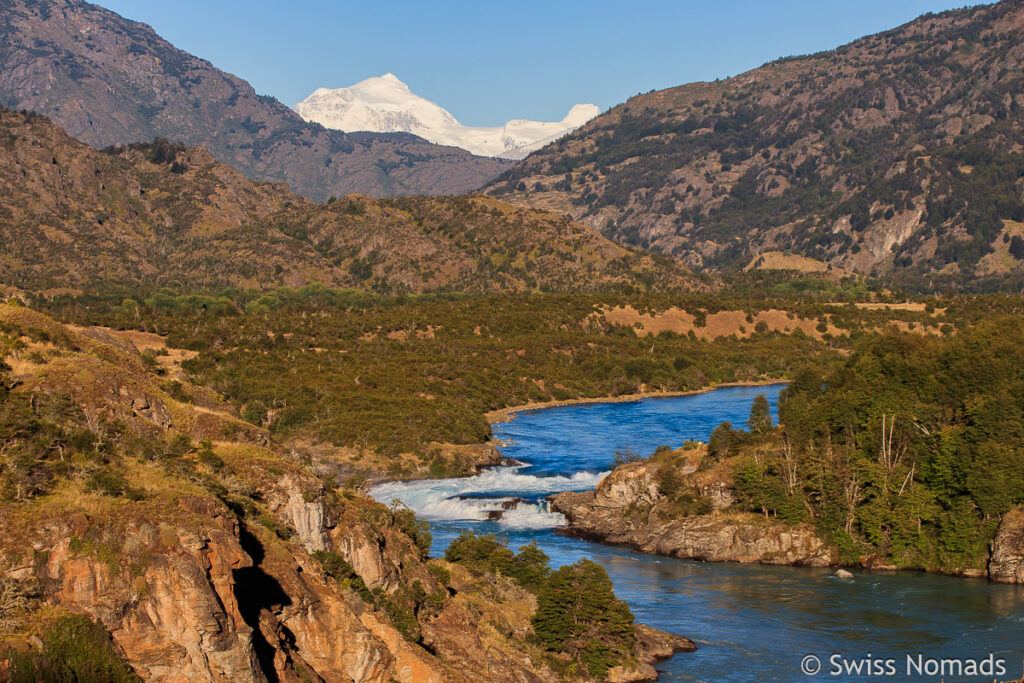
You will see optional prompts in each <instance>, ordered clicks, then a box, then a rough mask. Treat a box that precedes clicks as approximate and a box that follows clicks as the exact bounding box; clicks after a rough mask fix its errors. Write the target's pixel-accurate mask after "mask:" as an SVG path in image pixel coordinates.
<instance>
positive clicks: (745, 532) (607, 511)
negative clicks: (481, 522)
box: [551, 460, 837, 567]
mask: <svg viewBox="0 0 1024 683" xmlns="http://www.w3.org/2000/svg"><path fill="white" fill-rule="evenodd" d="M660 466H661V465H660V464H659V463H657V462H654V461H651V460H645V461H641V462H636V463H629V464H626V465H622V466H620V467H618V468H616V469H615V470H614V471H613V472H612V473H611V474H609V475H608V476H607V477H605V478H604V479H603V480H602V481H601V483H600V484H598V486H597V488H596V489H595V490H594V491H583V492H570V493H560V494H558V495H556V496H553V497H552V498H551V508H552V509H553V510H555V511H557V512H561V513H562V514H563V515H565V516H566V518H567V519H568V521H569V526H568V529H567V531H568V532H569V533H571V534H574V535H579V536H583V537H588V538H594V539H596V540H600V541H604V542H607V543H617V544H622V545H630V546H633V547H634V548H636V549H637V550H640V551H642V552H645V553H653V554H657V555H668V556H671V557H679V558H685V559H695V560H706V561H712V562H760V563H764V564H794V565H807V566H816V567H818V566H828V565H831V564H835V562H836V561H837V557H836V554H835V551H834V550H833V549H832V548H830V547H829V546H827V545H826V544H825V542H824V541H823V540H822V539H821V538H819V537H818V535H817V534H816V533H815V531H814V529H813V528H812V527H811V526H809V525H806V524H801V525H797V526H792V525H788V524H784V523H781V522H775V521H769V520H765V519H764V518H763V517H761V516H759V515H755V514H748V513H725V512H721V513H713V514H707V515H694V516H688V517H678V516H677V514H676V513H675V512H674V511H673V510H672V506H671V503H670V502H669V501H668V500H667V499H666V498H665V496H663V495H662V494H661V493H660V492H659V490H658V484H657V480H658V468H659V467H660ZM695 470H696V467H695V466H692V465H691V464H689V463H687V464H685V465H684V466H683V468H682V471H681V474H682V475H683V476H690V475H693V474H694V472H695ZM694 478H695V480H694V481H693V482H691V483H693V484H694V485H695V486H696V487H697V488H698V490H700V491H703V488H702V483H703V482H702V481H696V479H698V478H701V477H697V475H694ZM710 488H712V489H713V495H712V496H711V497H710V502H711V504H712V507H714V508H716V509H717V508H720V507H722V503H723V502H724V501H726V500H729V499H730V498H731V492H729V491H728V490H726V489H724V488H723V487H721V486H720V485H714V486H711V487H710ZM716 501H717V502H716Z"/></svg>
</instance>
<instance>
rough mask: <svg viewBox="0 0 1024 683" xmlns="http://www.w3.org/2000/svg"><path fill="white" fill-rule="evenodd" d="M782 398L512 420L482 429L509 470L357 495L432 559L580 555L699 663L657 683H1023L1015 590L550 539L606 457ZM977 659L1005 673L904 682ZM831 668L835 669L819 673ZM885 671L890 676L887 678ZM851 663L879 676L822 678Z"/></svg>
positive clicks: (1022, 631) (682, 657)
mask: <svg viewBox="0 0 1024 683" xmlns="http://www.w3.org/2000/svg"><path fill="white" fill-rule="evenodd" d="M781 389H782V385H772V386H767V387H726V388H720V389H716V390H714V391H711V392H707V393H704V394H695V395H692V396H681V397H672V398H656V399H644V400H642V401H636V402H629V403H589V404H580V405H570V406H560V407H556V408H545V409H540V410H533V411H529V412H524V413H520V414H518V415H517V416H515V417H514V418H513V419H511V420H509V421H508V422H504V423H500V424H496V425H494V433H495V437H496V438H497V439H499V440H501V441H502V442H505V443H507V444H508V445H507V446H505V447H503V448H502V452H503V453H504V454H505V455H507V456H509V457H511V458H514V459H515V460H517V461H519V462H521V463H523V464H522V465H520V466H518V467H499V468H494V469H491V470H488V471H486V472H484V473H482V474H480V475H477V476H474V477H465V478H461V479H445V480H432V481H417V482H395V483H389V484H384V485H381V486H378V487H376V488H375V489H373V491H372V492H371V493H372V495H373V496H374V497H375V498H376V499H378V500H380V501H382V502H390V501H392V500H393V499H395V498H398V499H400V500H402V501H403V502H404V503H406V504H407V505H408V506H409V507H411V508H412V509H413V510H415V511H416V512H417V514H419V515H420V516H422V517H424V518H426V519H428V520H429V521H430V523H431V531H432V532H433V534H434V545H433V548H432V551H431V552H432V554H434V555H443V553H444V549H445V548H446V547H447V545H448V544H449V543H450V542H451V540H452V539H453V538H454V537H455V536H457V535H458V534H459V533H461V532H462V531H464V530H467V529H469V530H473V531H476V532H478V533H494V534H496V535H497V536H499V537H500V538H502V539H504V540H506V541H507V542H508V544H509V545H510V547H512V548H513V549H515V548H518V547H519V546H520V545H522V544H524V543H528V542H530V541H536V542H537V544H538V545H539V546H540V547H541V549H543V550H544V552H546V553H547V554H548V555H549V556H550V557H551V560H552V565H553V566H555V567H558V566H561V565H563V564H568V563H572V562H575V561H576V560H578V559H580V558H581V557H589V558H591V559H593V560H595V561H597V562H599V563H600V564H601V565H603V566H604V567H605V569H607V571H608V574H609V575H610V576H611V579H612V581H613V582H614V584H615V592H616V594H617V595H618V596H619V597H620V598H622V599H624V600H625V601H626V602H628V603H629V606H630V608H631V609H632V610H633V613H634V614H635V615H636V618H637V620H638V621H642V622H644V623H647V624H650V625H651V626H655V627H658V628H661V629H665V630H667V631H672V632H674V633H678V634H680V635H684V636H686V637H688V638H691V639H692V640H693V641H694V642H695V643H697V646H698V648H699V649H698V651H697V652H695V653H689V654H687V653H683V654H679V655H676V656H675V657H673V658H672V659H670V660H667V661H664V662H660V663H659V664H658V665H657V668H658V670H659V671H660V672H662V676H661V679H660V680H662V681H713V682H718V681H737V682H739V681H742V682H744V683H745V682H746V681H750V680H765V681H769V680H770V681H800V680H813V679H814V678H818V679H825V680H833V681H863V680H868V679H869V678H882V679H885V680H894V679H895V680H918V681H927V680H933V681H938V680H940V679H943V680H945V681H960V680H964V681H967V680H987V681H992V680H993V679H999V680H1011V679H1012V678H1014V677H1016V678H1020V677H1021V676H1022V675H1024V673H1022V667H1024V663H1022V660H1024V588H1022V587H1020V586H999V585H990V584H988V583H987V582H986V581H981V580H971V579H958V578H952V577H946V576H935V575H929V574H924V573H918V572H903V573H888V572H875V573H872V572H864V571H854V574H855V578H854V579H853V580H840V579H835V578H833V577H832V575H831V574H832V572H831V571H830V570H824V569H810V568H799V567H773V566H763V565H744V564H738V563H701V562H693V561H687V560H677V559H672V558H667V557H657V556H651V555H641V554H637V553H633V552H631V551H630V550H628V549H625V548H617V547H612V546H606V545H602V544H598V543H590V542H587V541H581V540H577V539H571V538H566V537H564V536H561V535H559V534H557V533H556V529H557V527H558V526H559V525H560V524H562V523H563V522H564V520H563V519H562V517H561V515H558V514H555V513H551V512H548V510H547V506H546V504H545V503H544V501H543V498H544V497H545V496H547V495H549V494H551V493H554V492H557V491H567V490H584V489H589V488H593V487H594V486H595V485H596V484H597V482H598V481H600V479H601V477H602V476H604V474H605V473H606V472H607V471H608V470H609V469H610V467H611V463H612V459H613V458H614V456H615V451H616V450H617V449H623V448H630V449H633V450H636V451H638V452H640V453H642V454H644V455H648V454H650V453H651V452H653V451H654V449H655V447H656V446H658V445H660V444H666V445H670V446H672V447H678V446H680V445H682V443H683V442H684V441H685V440H687V439H697V440H701V441H706V440H707V438H708V435H709V434H710V432H711V430H712V429H714V427H716V426H717V425H718V424H719V423H720V422H722V421H729V422H732V424H733V425H734V426H736V427H739V426H743V425H745V423H746V420H747V416H748V415H749V412H750V404H751V402H752V401H753V399H754V397H755V396H756V395H757V394H759V393H763V394H765V396H766V397H767V398H768V400H769V402H770V404H771V405H772V410H773V411H774V410H775V406H776V403H777V400H778V395H779V391H781ZM512 498H524V499H526V500H527V501H528V502H526V503H521V504H519V505H518V507H517V508H516V509H514V510H509V511H507V512H504V513H503V514H502V517H501V519H499V520H496V521H495V520H488V519H487V516H488V512H489V511H491V510H495V509H497V508H500V502H501V500H510V499H512ZM989 654H992V655H994V658H995V659H999V658H1002V659H1005V660H1006V664H1005V666H1006V674H1005V675H990V676H977V677H971V676H956V675H945V676H939V675H936V676H928V675H923V676H918V675H917V671H918V667H920V668H921V669H922V670H925V671H927V670H928V667H929V660H932V659H935V660H938V659H940V658H947V659H960V660H966V659H974V660H983V659H984V658H986V657H988V655H989ZM807 655H814V656H816V657H817V658H818V659H819V660H820V662H821V672H820V673H818V675H817V676H815V677H813V678H812V677H808V676H805V675H804V674H802V673H801V662H802V660H803V658H804V657H805V656H807ZM832 655H838V656H840V657H842V658H843V659H842V660H834V659H831V660H830V658H831V657H832ZM908 655H910V657H911V659H910V662H908V661H907V657H908ZM919 656H921V659H919V658H918V657H919ZM887 659H891V660H892V663H891V670H894V671H895V674H894V675H888V674H889V671H890V669H889V668H887V667H888V665H889V663H888V662H886V661H885V660H887ZM879 660H881V661H879ZM871 662H873V664H871ZM811 663H813V662H809V664H811ZM858 665H860V666H862V667H866V666H869V665H870V666H873V667H875V669H876V670H879V671H881V672H882V673H883V674H885V675H882V676H874V677H868V676H864V675H856V674H852V675H851V674H846V673H842V674H840V675H831V674H832V673H833V672H834V671H835V670H836V669H835V667H856V666H858ZM934 666H937V667H938V666H941V664H940V663H938V662H935V664H934ZM948 666H955V665H952V664H951V665H948ZM908 667H909V669H908ZM908 670H909V672H910V675H909V676H908V675H907V673H908ZM863 671H865V669H862V672H863ZM948 672H949V669H948V668H947V674H948ZM997 673H998V672H997Z"/></svg>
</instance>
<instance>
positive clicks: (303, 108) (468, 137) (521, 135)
mask: <svg viewBox="0 0 1024 683" xmlns="http://www.w3.org/2000/svg"><path fill="white" fill-rule="evenodd" d="M295 111H296V112H298V114H299V116H301V117H302V118H304V119H305V120H307V121H315V122H317V123H319V124H321V125H322V126H324V127H325V128H334V129H337V130H343V131H346V132H352V131H374V132H378V133H413V134H414V135H419V136H420V137H421V138H424V139H426V140H429V141H430V142H436V143H438V144H441V145H451V146H453V147H461V148H462V149H466V150H469V151H470V152H473V153H474V154H479V155H480V156H489V157H501V158H504V159H522V158H523V157H525V156H526V155H527V154H529V153H530V152H532V151H534V150H537V149H540V148H541V147H543V146H544V145H546V144H547V143H549V142H552V141H553V140H557V139H558V138H560V137H561V136H563V135H565V134H566V133H569V132H571V131H573V130H575V129H577V128H579V127H580V126H582V125H583V124H584V123H586V122H587V121H589V120H590V119H592V118H594V117H595V116H597V115H598V114H600V113H601V110H600V109H598V108H597V107H596V106H594V105H593V104H577V105H576V106H574V107H573V108H572V109H570V110H569V113H568V114H567V115H566V116H565V118H564V119H562V120H561V121H527V120H524V119H516V120H513V121H509V122H508V123H506V124H505V125H504V126H495V127H486V128H484V127H473V126H464V125H462V124H461V123H459V122H458V120H456V118H455V117H454V116H452V115H451V114H450V113H448V111H447V110H445V109H444V108H443V107H441V106H439V105H437V104H435V103H433V102H431V101H430V100H427V99H424V98H422V97H420V96H419V95H416V94H414V93H413V92H411V91H410V90H409V86H407V85H406V84H405V83H403V82H402V81H400V80H398V78H397V77H395V75H394V74H384V75H383V76H380V77H377V78H367V79H366V80H365V81H360V82H359V83H356V84H355V85H353V86H350V87H348V88H338V89H337V90H330V89H328V88H317V90H316V91H315V92H313V94H312V95H310V96H309V97H307V98H306V99H304V100H303V101H302V102H299V103H298V104H297V105H295Z"/></svg>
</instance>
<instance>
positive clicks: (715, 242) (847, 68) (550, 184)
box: [489, 1, 1024, 287]
mask: <svg viewBox="0 0 1024 683" xmlns="http://www.w3.org/2000/svg"><path fill="white" fill-rule="evenodd" d="M1022 31H1024V4H1022V3H1020V2H1018V1H1005V2H1002V3H999V4H996V5H984V6H979V7H975V8H970V9H963V10H956V11H950V12H945V13H942V14H938V15H925V16H923V17H921V18H919V19H917V20H915V21H913V22H911V23H909V24H906V25H904V26H902V27H900V28H897V29H894V30H891V31H888V32H885V33H880V34H877V35H873V36H869V37H866V38H863V39H861V40H858V41H856V42H854V43H851V44H849V45H846V46H843V47H840V48H838V49H836V50H831V51H828V52H823V53H819V54H815V55H810V56H805V57H791V58H786V59H781V60H778V61H775V62H772V63H770V64H767V65H765V66H763V67H761V68H758V69H754V70H753V71H749V72H747V73H744V74H741V75H739V76H736V77H734V78H730V79H727V80H724V81H719V82H714V83H691V84H689V85H684V86H680V87H677V88H671V89H668V90H662V91H657V92H651V93H647V94H643V95H638V96H636V97H634V98H631V99H630V100H629V101H628V102H626V103H625V104H622V105H620V106H618V107H615V108H613V109H612V110H610V111H609V112H608V113H606V114H604V115H602V116H600V117H598V118H596V119H594V120H592V121H590V122H589V123H588V124H587V125H585V126H584V127H582V128H581V129H579V130H578V131H576V132H575V133H573V134H571V135H569V136H567V137H566V138H563V139H562V140H561V141H560V142H559V143H557V144H555V145H552V146H549V147H548V148H545V149H543V150H541V151H539V152H537V153H536V154H534V155H532V156H531V157H529V158H528V159H526V160H525V161H523V162H521V163H520V164H519V165H517V166H516V167H515V168H514V169H512V170H511V171H509V172H507V173H506V174H504V175H503V176H501V177H500V178H499V179H497V180H495V181H494V182H493V183H492V184H491V185H490V189H489V192H490V193H491V194H493V195H495V196H498V197H501V198H504V199H508V200H510V201H512V202H514V203H519V204H525V205H529V206H535V207H543V208H547V209H553V210H557V211H566V212H570V213H571V214H572V216H573V217H575V218H577V219H580V220H583V221H585V222H587V223H589V224H590V225H593V226H595V227H597V228H599V229H600V230H602V232H604V234H606V235H608V236H610V237H612V238H614V239H615V240H617V241H620V242H623V243H626V244H635V245H641V246H645V247H646V246H650V247H652V248H655V249H659V250H661V251H664V252H666V253H670V254H673V255H675V256H677V257H680V258H682V259H684V260H685V261H686V262H687V263H689V264H690V265H692V266H694V267H698V268H714V269H721V268H742V267H744V266H746V265H748V264H750V263H755V265H756V264H757V263H758V262H757V257H758V256H759V255H760V254H763V253H767V252H783V253H788V254H791V255H793V256H796V257H805V259H814V261H815V262H817V264H818V265H816V266H815V267H816V268H827V267H829V266H831V267H832V268H834V269H843V270H846V271H852V272H856V273H862V274H872V275H877V276H880V277H883V278H887V279H889V280H895V281H897V282H899V283H903V284H914V285H918V286H921V287H931V286H934V285H939V284H952V285H956V284H961V285H963V284H966V283H971V282H972V281H975V280H977V279H981V278H986V277H994V278H1003V279H1005V278H1006V277H1007V276H1014V275H1016V276H1019V275H1020V274H1021V273H1022V272H1024V223H1022V221H1024V146H1022V143H1021V140H1022V139H1024V95H1022V94H1021V92H1022V88H1024V71H1022V67H1024V36H1022Z"/></svg>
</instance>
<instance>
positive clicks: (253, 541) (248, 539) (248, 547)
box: [234, 526, 295, 683]
mask: <svg viewBox="0 0 1024 683" xmlns="http://www.w3.org/2000/svg"><path fill="white" fill-rule="evenodd" d="M238 536H239V541H240V542H241V544H242V549H243V550H245V552H246V553H248V554H249V557H251V558H252V562H253V566H251V567H242V568H241V569H236V570H235V571H234V578H235V598H236V599H237V600H238V611H239V612H240V613H241V615H242V619H243V620H244V621H245V623H246V624H248V625H249V627H250V628H252V642H253V649H254V650H255V651H256V657H257V659H258V660H259V663H260V669H261V670H262V671H263V675H264V676H266V677H267V680H268V681H270V683H277V681H279V680H280V678H279V676H278V674H277V670H276V668H275V666H274V655H275V653H276V652H277V649H278V646H279V645H280V644H281V643H271V642H269V641H268V640H267V637H266V636H265V635H264V632H263V629H262V628H261V627H260V622H261V614H262V613H263V611H264V610H266V611H268V612H270V613H271V614H274V613H276V612H277V611H279V610H280V609H281V608H282V607H286V606H288V605H290V604H291V602H292V601H291V599H290V598H289V597H288V594H287V593H285V591H284V589H283V588H282V587H281V584H280V583H279V582H278V581H277V579H275V578H274V577H272V576H270V575H269V574H267V573H266V572H265V571H263V569H261V568H260V563H262V562H263V558H264V556H265V555H266V553H265V551H264V549H263V544H262V543H260V540H259V539H258V538H256V536H254V535H253V534H252V532H250V531H249V530H248V529H246V528H245V526H241V527H239V532H238ZM281 628H282V629H283V631H284V633H283V635H284V638H283V640H284V641H285V642H286V643H288V644H290V645H292V646H294V641H295V638H294V636H292V635H291V633H290V632H288V631H287V629H284V627H283V626H282V627H281ZM289 641H290V642H289Z"/></svg>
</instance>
